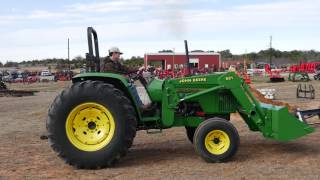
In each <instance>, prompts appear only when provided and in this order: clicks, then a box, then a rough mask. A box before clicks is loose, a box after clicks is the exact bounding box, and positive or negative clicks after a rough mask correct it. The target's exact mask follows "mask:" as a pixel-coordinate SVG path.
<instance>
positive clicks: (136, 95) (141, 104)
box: [129, 83, 143, 107]
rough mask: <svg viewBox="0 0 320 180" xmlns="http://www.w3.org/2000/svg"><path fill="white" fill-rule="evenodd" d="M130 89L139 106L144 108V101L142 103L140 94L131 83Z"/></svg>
mask: <svg viewBox="0 0 320 180" xmlns="http://www.w3.org/2000/svg"><path fill="white" fill-rule="evenodd" d="M129 89H130V91H131V93H132V95H133V97H134V99H135V100H136V103H137V104H138V106H139V107H142V106H143V103H142V101H141V99H140V97H139V94H138V91H137V88H136V86H135V85H134V84H133V83H130V84H129Z"/></svg>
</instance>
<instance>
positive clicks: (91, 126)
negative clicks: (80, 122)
mask: <svg viewBox="0 0 320 180" xmlns="http://www.w3.org/2000/svg"><path fill="white" fill-rule="evenodd" d="M96 127H97V125H96V123H95V122H93V121H91V122H89V123H88V128H89V129H90V130H94V129H95V128H96Z"/></svg>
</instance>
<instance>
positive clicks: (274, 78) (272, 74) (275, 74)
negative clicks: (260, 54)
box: [265, 64, 284, 82]
mask: <svg viewBox="0 0 320 180" xmlns="http://www.w3.org/2000/svg"><path fill="white" fill-rule="evenodd" d="M265 71H266V73H268V75H269V78H270V82H283V81H284V77H283V76H281V74H280V72H281V71H277V70H275V71H271V68H270V65H269V64H266V65H265Z"/></svg>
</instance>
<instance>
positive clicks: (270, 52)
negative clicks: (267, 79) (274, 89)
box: [269, 36, 272, 67]
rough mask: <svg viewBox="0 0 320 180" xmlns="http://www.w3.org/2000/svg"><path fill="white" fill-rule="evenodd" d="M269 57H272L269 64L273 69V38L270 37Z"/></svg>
mask: <svg viewBox="0 0 320 180" xmlns="http://www.w3.org/2000/svg"><path fill="white" fill-rule="evenodd" d="M269 55H270V59H269V64H270V67H271V63H272V36H270V49H269Z"/></svg>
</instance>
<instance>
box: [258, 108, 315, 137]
mask: <svg viewBox="0 0 320 180" xmlns="http://www.w3.org/2000/svg"><path fill="white" fill-rule="evenodd" d="M261 107H262V108H263V109H264V110H265V111H266V112H267V113H266V115H267V120H266V123H265V125H266V129H269V130H267V131H268V132H269V133H267V134H265V133H263V134H264V136H266V137H269V138H272V139H275V140H277V141H289V140H293V139H297V138H299V137H302V136H305V135H307V134H309V133H312V132H314V130H315V129H314V128H312V127H310V126H309V125H308V124H306V123H305V122H303V121H301V120H299V119H298V118H297V117H296V116H295V115H294V114H291V113H289V111H288V108H287V107H283V106H273V105H270V104H264V103H261ZM270 132H271V133H270Z"/></svg>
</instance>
